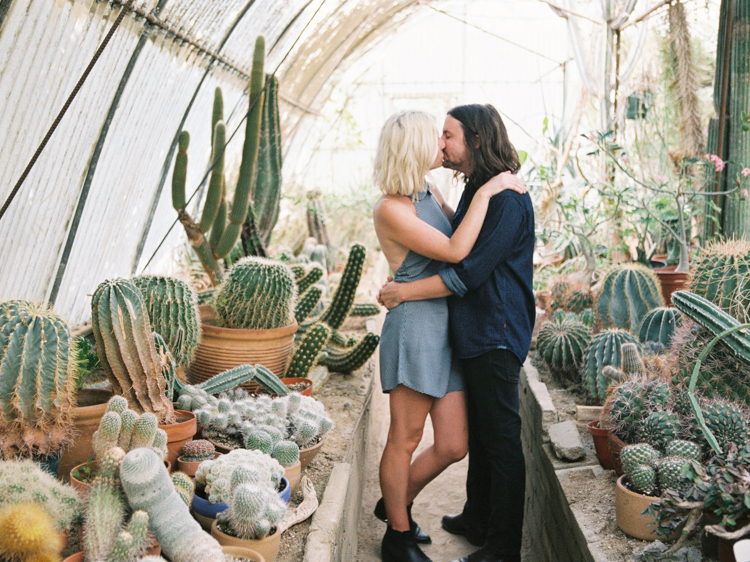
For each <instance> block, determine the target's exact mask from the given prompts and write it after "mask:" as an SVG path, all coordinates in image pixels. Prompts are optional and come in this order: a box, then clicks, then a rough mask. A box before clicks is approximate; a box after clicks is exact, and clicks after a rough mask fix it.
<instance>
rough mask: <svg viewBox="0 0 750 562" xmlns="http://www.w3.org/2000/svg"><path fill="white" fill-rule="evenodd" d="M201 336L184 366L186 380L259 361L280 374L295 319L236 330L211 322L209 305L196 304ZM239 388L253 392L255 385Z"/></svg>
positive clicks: (288, 354) (286, 362)
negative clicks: (264, 327) (263, 327)
mask: <svg viewBox="0 0 750 562" xmlns="http://www.w3.org/2000/svg"><path fill="white" fill-rule="evenodd" d="M198 308H199V310H200V314H201V322H202V323H201V327H202V331H203V333H202V336H201V341H200V343H199V344H198V347H197V348H196V350H195V354H194V355H193V361H192V363H190V366H189V367H188V375H187V378H188V382H189V383H190V384H200V383H202V382H204V381H207V380H208V379H210V378H211V377H213V376H214V375H217V374H219V373H221V372H223V371H226V370H227V369H231V368H233V367H236V366H238V365H244V364H250V365H255V364H256V363H262V364H263V365H265V366H266V367H268V368H269V369H270V370H271V371H273V372H274V374H276V376H278V377H281V376H282V375H283V374H284V371H286V368H287V367H288V366H289V360H290V358H291V356H292V348H293V347H294V334H295V332H296V331H297V322H296V321H295V322H294V323H293V324H290V325H289V326H285V327H283V328H274V329H272V330H238V329H233V328H219V327H217V326H216V325H215V318H216V315H215V312H214V311H213V309H212V308H211V307H210V306H209V305H201V306H199V307H198ZM242 388H244V389H245V390H248V391H250V392H257V390H258V388H259V386H258V385H257V384H254V383H244V384H243V385H242Z"/></svg>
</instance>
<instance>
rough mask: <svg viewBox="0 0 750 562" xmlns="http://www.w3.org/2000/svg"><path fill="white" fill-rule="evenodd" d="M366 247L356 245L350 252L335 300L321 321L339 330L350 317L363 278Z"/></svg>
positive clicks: (334, 295) (334, 296)
mask: <svg viewBox="0 0 750 562" xmlns="http://www.w3.org/2000/svg"><path fill="white" fill-rule="evenodd" d="M366 253H367V252H366V250H365V247H364V246H363V245H362V244H354V245H352V247H351V249H350V250H349V258H348V259H347V260H346V266H345V267H344V271H343V273H342V274H341V281H340V282H339V286H338V287H337V288H336V292H335V293H334V294H333V299H331V303H330V305H329V306H328V308H327V309H326V310H325V312H323V316H321V318H320V320H321V321H322V322H325V323H326V324H328V326H330V327H331V328H333V329H334V330H338V329H339V328H341V325H342V324H343V323H344V320H346V317H347V316H349V311H350V310H351V308H352V305H353V304H354V296H355V293H356V291H357V286H358V285H359V280H360V279H361V278H362V268H363V266H364V264H365V255H366Z"/></svg>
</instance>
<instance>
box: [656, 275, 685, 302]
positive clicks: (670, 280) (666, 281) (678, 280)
mask: <svg viewBox="0 0 750 562" xmlns="http://www.w3.org/2000/svg"><path fill="white" fill-rule="evenodd" d="M676 267H677V266H676V265H668V266H667V267H660V268H657V269H654V270H653V272H654V273H655V274H656V276H657V277H658V278H659V283H660V284H661V296H662V297H664V302H665V303H666V306H672V293H674V292H675V291H682V290H683V289H687V288H688V287H689V286H690V273H688V272H679V273H678V272H676V271H675V268H676Z"/></svg>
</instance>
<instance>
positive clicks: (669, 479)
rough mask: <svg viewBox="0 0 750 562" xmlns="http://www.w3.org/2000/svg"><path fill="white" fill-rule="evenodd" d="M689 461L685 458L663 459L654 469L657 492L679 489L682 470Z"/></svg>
mask: <svg viewBox="0 0 750 562" xmlns="http://www.w3.org/2000/svg"><path fill="white" fill-rule="evenodd" d="M689 462H690V461H689V460H688V459H686V458H685V457H676V456H675V457H671V456H667V457H664V458H663V459H661V460H660V461H659V464H658V465H657V467H656V479H657V482H658V484H659V490H660V491H661V492H664V491H666V490H668V489H670V488H671V489H680V488H682V487H684V484H683V483H682V470H683V468H684V467H685V465H686V464H688V463H689Z"/></svg>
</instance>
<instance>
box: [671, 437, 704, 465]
mask: <svg viewBox="0 0 750 562" xmlns="http://www.w3.org/2000/svg"><path fill="white" fill-rule="evenodd" d="M664 455H665V456H667V457H680V458H683V459H688V460H695V461H698V462H700V460H701V448H700V445H698V444H697V443H694V442H693V441H684V440H682V439H677V440H676V441H672V442H671V443H668V444H667V446H666V448H665V449H664Z"/></svg>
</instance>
